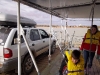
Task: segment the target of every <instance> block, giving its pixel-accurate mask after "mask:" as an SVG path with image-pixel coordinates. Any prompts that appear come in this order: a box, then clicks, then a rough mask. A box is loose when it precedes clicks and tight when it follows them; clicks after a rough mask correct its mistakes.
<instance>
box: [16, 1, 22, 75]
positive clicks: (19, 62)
mask: <svg viewBox="0 0 100 75" xmlns="http://www.w3.org/2000/svg"><path fill="white" fill-rule="evenodd" d="M17 31H18V33H17V35H18V75H21V52H20V49H21V46H20V44H21V40H20V0H18V12H17Z"/></svg>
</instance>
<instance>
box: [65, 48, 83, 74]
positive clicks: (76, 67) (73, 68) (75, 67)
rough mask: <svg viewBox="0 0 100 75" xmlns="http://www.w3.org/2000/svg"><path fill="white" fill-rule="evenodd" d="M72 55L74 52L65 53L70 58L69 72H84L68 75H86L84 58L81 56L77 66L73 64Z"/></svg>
mask: <svg viewBox="0 0 100 75" xmlns="http://www.w3.org/2000/svg"><path fill="white" fill-rule="evenodd" d="M71 53H72V50H69V51H65V55H66V56H67V58H68V63H67V69H68V71H77V70H83V71H82V72H73V73H68V75H84V59H83V56H82V55H81V57H80V62H79V63H78V64H77V65H76V64H74V63H73V62H72V57H71Z"/></svg>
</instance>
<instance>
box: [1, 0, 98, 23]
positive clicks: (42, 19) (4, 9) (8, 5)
mask: <svg viewBox="0 0 100 75" xmlns="http://www.w3.org/2000/svg"><path fill="white" fill-rule="evenodd" d="M20 11H21V16H24V17H27V18H30V19H33V20H35V21H36V22H37V24H46V25H49V24H50V20H51V19H50V14H47V13H44V12H41V11H39V10H36V9H34V8H31V7H29V6H26V5H23V4H21V10H20ZM0 12H1V13H7V14H14V15H16V14H17V2H14V1H12V0H0ZM73 20H74V19H73ZM79 20H80V19H77V21H70V19H68V22H67V24H68V25H79V24H82V25H90V24H91V22H90V21H84V20H83V21H79ZM52 23H53V24H55V25H61V24H62V25H65V23H66V22H65V21H63V22H62V23H61V19H59V18H57V17H54V16H53V17H52ZM94 24H97V25H98V24H100V23H99V21H95V22H94Z"/></svg>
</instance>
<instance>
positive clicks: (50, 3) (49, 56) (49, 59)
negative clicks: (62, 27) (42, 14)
mask: <svg viewBox="0 0 100 75" xmlns="http://www.w3.org/2000/svg"><path fill="white" fill-rule="evenodd" d="M49 6H50V11H51V15H50V25H49V26H50V27H49V28H50V29H49V30H50V37H49V55H48V57H49V65H50V60H51V25H52V10H51V7H52V5H51V0H49Z"/></svg>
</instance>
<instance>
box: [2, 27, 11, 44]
mask: <svg viewBox="0 0 100 75" xmlns="http://www.w3.org/2000/svg"><path fill="white" fill-rule="evenodd" d="M10 31H11V29H9V28H1V29H0V45H1V44H4V43H5V41H6V39H7V37H8V35H9V33H10Z"/></svg>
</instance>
